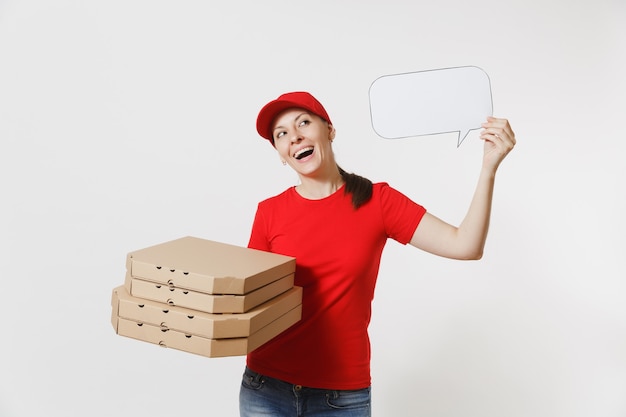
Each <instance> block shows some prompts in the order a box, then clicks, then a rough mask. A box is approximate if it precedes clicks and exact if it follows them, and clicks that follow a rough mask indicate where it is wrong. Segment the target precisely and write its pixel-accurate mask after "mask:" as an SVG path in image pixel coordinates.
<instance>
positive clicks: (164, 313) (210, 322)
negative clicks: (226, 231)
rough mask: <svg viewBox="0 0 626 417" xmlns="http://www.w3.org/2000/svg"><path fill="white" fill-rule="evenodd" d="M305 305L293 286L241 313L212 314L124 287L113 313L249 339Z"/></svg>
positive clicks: (160, 324) (116, 291) (164, 326)
mask: <svg viewBox="0 0 626 417" xmlns="http://www.w3.org/2000/svg"><path fill="white" fill-rule="evenodd" d="M301 303H302V288H301V287H292V288H291V289H289V290H288V291H286V292H284V293H283V294H280V295H278V296H276V297H274V298H272V299H271V300H269V301H267V302H265V303H263V304H261V305H259V306H257V307H255V308H253V309H252V310H250V311H249V312H247V313H241V314H211V313H205V312H201V311H197V310H191V309H187V308H184V307H177V306H170V305H167V304H163V303H159V302H156V301H150V300H145V299H142V298H137V297H133V296H132V295H130V294H129V293H128V291H126V289H125V287H124V286H119V287H116V288H114V289H113V294H112V297H111V307H112V313H113V314H114V315H115V316H117V317H120V318H125V319H128V320H132V321H136V322H139V323H145V324H151V325H154V326H158V327H160V328H161V329H169V330H175V331H179V332H183V333H186V334H192V335H195V336H202V337H205V338H209V339H218V338H235V337H247V336H250V335H251V334H253V333H256V332H257V331H259V330H260V329H261V328H263V327H265V326H267V325H268V324H270V323H271V322H273V321H274V320H276V319H278V318H279V317H280V316H282V315H284V314H286V313H287V312H288V311H290V310H292V309H293V308H295V307H297V306H298V305H300V304H301Z"/></svg>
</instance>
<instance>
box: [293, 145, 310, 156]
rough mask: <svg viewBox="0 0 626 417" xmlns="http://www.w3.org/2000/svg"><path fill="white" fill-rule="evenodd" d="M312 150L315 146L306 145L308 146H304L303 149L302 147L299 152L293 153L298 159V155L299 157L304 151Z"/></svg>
mask: <svg viewBox="0 0 626 417" xmlns="http://www.w3.org/2000/svg"><path fill="white" fill-rule="evenodd" d="M312 150H313V147H312V146H308V147H306V148H302V149H300V150H299V151H298V152H296V153H294V154H293V157H294V158H296V159H298V157H299V156H300V155H302V154H303V153H305V152H308V151H312Z"/></svg>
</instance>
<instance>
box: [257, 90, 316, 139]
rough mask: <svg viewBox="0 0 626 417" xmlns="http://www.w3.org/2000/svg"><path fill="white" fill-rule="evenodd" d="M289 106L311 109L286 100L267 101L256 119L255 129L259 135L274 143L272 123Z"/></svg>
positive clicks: (289, 107)
mask: <svg viewBox="0 0 626 417" xmlns="http://www.w3.org/2000/svg"><path fill="white" fill-rule="evenodd" d="M291 108H301V109H305V110H307V111H311V110H310V109H307V108H306V107H303V106H302V103H296V102H293V101H288V100H274V101H270V102H269V103H267V104H266V105H265V106H263V108H262V109H261V111H260V112H259V115H258V117H257V120H256V130H257V132H259V135H261V136H262V137H264V138H265V139H267V140H269V141H270V142H272V143H274V138H273V137H272V131H271V129H272V123H273V122H274V119H276V116H278V114H279V113H281V112H282V111H284V110H287V109H291Z"/></svg>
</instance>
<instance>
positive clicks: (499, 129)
mask: <svg viewBox="0 0 626 417" xmlns="http://www.w3.org/2000/svg"><path fill="white" fill-rule="evenodd" d="M481 126H482V128H483V130H482V131H481V132H480V138H481V139H482V140H484V141H485V149H484V154H483V167H484V168H486V169H492V170H493V171H494V172H495V171H496V170H497V169H498V166H499V165H500V162H502V160H503V159H504V158H505V157H506V156H507V155H508V154H509V152H511V150H512V149H513V147H515V133H514V132H513V130H512V129H511V125H510V124H509V121H508V120H507V119H499V118H496V117H488V118H487V121H486V122H485V123H483V124H482V125H481Z"/></svg>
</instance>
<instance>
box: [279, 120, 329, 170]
mask: <svg viewBox="0 0 626 417" xmlns="http://www.w3.org/2000/svg"><path fill="white" fill-rule="evenodd" d="M334 136H335V129H334V128H333V127H332V125H329V124H328V123H327V122H325V121H324V120H322V119H321V118H320V117H319V116H317V115H315V114H312V113H309V112H308V111H306V110H303V109H298V108H294V109H288V110H285V111H284V112H282V113H280V114H279V115H278V116H277V117H276V119H275V120H274V123H273V125H272V137H273V139H274V146H275V148H276V150H277V151H278V154H279V155H280V157H281V159H282V160H283V161H286V162H287V163H288V164H289V166H291V167H292V168H293V169H294V170H295V171H296V172H297V173H298V175H300V176H301V177H303V176H304V177H320V176H323V175H330V174H331V173H332V172H333V169H334V170H336V166H337V164H336V163H335V157H334V154H333V150H332V147H331V142H332V139H333V138H334Z"/></svg>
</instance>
